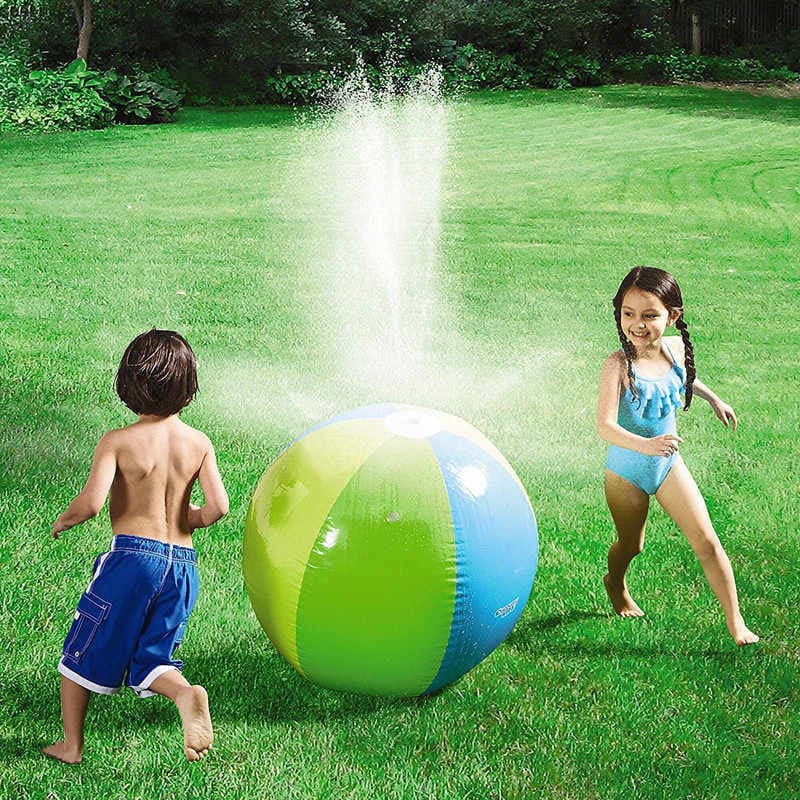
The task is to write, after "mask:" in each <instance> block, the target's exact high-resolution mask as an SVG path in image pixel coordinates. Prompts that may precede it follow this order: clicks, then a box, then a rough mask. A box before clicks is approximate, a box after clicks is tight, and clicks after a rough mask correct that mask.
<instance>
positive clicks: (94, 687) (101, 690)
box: [58, 660, 121, 694]
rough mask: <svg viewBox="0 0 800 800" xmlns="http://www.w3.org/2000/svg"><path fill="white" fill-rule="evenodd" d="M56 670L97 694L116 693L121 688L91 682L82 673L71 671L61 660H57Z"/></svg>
mask: <svg viewBox="0 0 800 800" xmlns="http://www.w3.org/2000/svg"><path fill="white" fill-rule="evenodd" d="M58 671H59V672H60V673H61V674H62V675H63V676H64V677H65V678H69V679H70V680H71V681H72V682H73V683H77V684H78V686H83V688H84V689H89V691H91V692H97V694H116V693H117V692H118V691H119V690H120V688H121V687H119V686H117V687H116V688H114V687H111V686H101V685H100V684H99V683H93V682H92V681H90V680H88V679H87V678H84V677H83V675H78V673H77V672H73V671H72V670H71V669H70V668H69V667H68V666H66V665H65V664H64V661H63V660H62V661H59V662H58Z"/></svg>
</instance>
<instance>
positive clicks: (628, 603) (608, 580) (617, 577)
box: [603, 470, 650, 617]
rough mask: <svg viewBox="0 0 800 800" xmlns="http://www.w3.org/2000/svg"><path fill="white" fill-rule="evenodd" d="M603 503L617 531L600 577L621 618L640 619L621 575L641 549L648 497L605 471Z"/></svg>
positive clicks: (637, 608) (641, 614)
mask: <svg viewBox="0 0 800 800" xmlns="http://www.w3.org/2000/svg"><path fill="white" fill-rule="evenodd" d="M605 491H606V501H607V502H608V508H609V511H611V517H612V518H613V520H614V525H615V526H616V529H617V541H616V542H614V544H612V545H611V549H610V550H609V551H608V574H607V575H606V576H605V577H604V578H603V582H604V583H605V585H606V592H608V597H609V599H610V600H611V604H612V605H613V606H614V610H615V611H616V612H617V614H619V615H620V616H621V617H643V616H644V612H643V611H642V609H641V608H639V606H637V605H636V603H634V601H633V598H632V597H631V596H630V594H629V593H628V586H627V584H626V583H625V573H626V572H627V571H628V566H629V565H630V563H631V561H632V560H633V558H634V557H635V556H637V555H638V554H639V553H641V552H642V547H644V529H645V524H646V522H647V510H648V508H649V507H650V497H649V496H648V495H647V494H646V493H645V492H643V491H642V490H641V489H639V488H638V487H636V486H634V485H633V484H632V483H630V482H629V481H626V480H625V479H624V478H621V477H620V476H619V475H617V474H616V473H614V472H611V471H609V470H606V480H605Z"/></svg>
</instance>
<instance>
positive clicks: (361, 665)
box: [297, 423, 456, 695]
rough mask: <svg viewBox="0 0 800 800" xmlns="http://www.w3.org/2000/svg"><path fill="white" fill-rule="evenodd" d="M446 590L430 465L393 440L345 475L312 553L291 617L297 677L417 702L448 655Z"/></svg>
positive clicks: (446, 547) (439, 495) (444, 526)
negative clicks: (347, 477) (407, 697)
mask: <svg viewBox="0 0 800 800" xmlns="http://www.w3.org/2000/svg"><path fill="white" fill-rule="evenodd" d="M362 424H363V423H362ZM381 424H382V423H381ZM443 576H446V579H445V580H442V577H443ZM455 590H456V563H455V542H454V536H453V523H452V517H451V514H450V506H449V502H448V497H447V491H446V488H445V486H444V482H443V480H442V475H441V472H440V469H439V465H438V463H437V461H436V457H435V455H434V453H433V450H432V448H431V447H430V445H429V444H428V442H427V441H426V440H424V439H409V438H404V437H396V438H392V439H391V440H390V441H388V442H387V443H385V444H384V445H383V446H381V447H380V449H378V450H377V451H376V452H374V453H373V454H372V455H371V456H370V457H369V458H368V459H367V460H366V461H365V462H364V463H363V465H362V467H361V469H360V470H358V472H357V473H356V474H354V475H353V477H352V480H351V481H350V483H349V484H348V485H347V487H346V488H345V489H344V490H343V491H342V492H341V494H340V495H339V497H338V499H337V500H336V503H335V504H334V505H333V507H332V508H331V509H330V513H329V515H328V517H327V519H326V520H325V521H324V524H323V527H322V528H321V529H320V531H319V536H318V537H317V540H316V542H315V543H314V547H313V549H312V550H311V555H310V556H309V558H308V566H307V569H306V573H305V576H304V578H303V586H302V592H301V595H300V600H299V605H298V609H297V652H298V655H299V659H300V666H301V669H302V671H303V673H304V674H306V675H307V676H308V677H310V678H312V679H313V680H315V681H317V682H318V683H321V684H323V685H325V686H329V687H332V688H340V689H350V690H353V689H355V690H356V691H361V692H368V693H374V694H389V695H413V694H419V693H421V692H422V691H424V690H425V688H426V687H427V686H428V685H429V684H430V682H431V681H432V680H433V678H434V676H435V675H436V673H437V670H438V669H439V665H440V663H441V660H442V657H443V655H444V652H445V649H446V647H447V642H448V636H449V633H450V625H451V620H452V616H453V608H454V605H455Z"/></svg>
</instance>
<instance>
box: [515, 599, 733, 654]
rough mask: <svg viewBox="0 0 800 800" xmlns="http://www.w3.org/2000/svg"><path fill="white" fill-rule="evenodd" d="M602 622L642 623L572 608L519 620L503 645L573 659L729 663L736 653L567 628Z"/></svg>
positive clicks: (673, 642) (641, 622) (677, 640)
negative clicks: (711, 660)
mask: <svg viewBox="0 0 800 800" xmlns="http://www.w3.org/2000/svg"><path fill="white" fill-rule="evenodd" d="M595 619H596V620H606V621H608V622H609V623H610V622H614V623H616V624H618V625H630V626H633V625H636V624H639V625H642V624H647V621H646V619H645V620H633V619H631V620H622V619H617V617H616V616H614V615H613V614H611V613H608V614H603V613H599V612H596V611H595V612H589V611H581V610H578V609H573V610H572V611H567V612H565V613H563V614H554V615H552V616H550V617H545V618H542V619H529V620H524V621H520V623H518V624H517V626H516V627H515V628H514V630H513V631H511V633H510V634H509V636H508V638H507V639H506V641H505V644H506V645H507V646H509V647H512V648H513V649H514V650H516V651H517V652H520V653H530V654H532V655H541V654H550V655H559V656H577V657H589V658H617V659H625V658H652V657H654V656H658V657H668V658H675V659H685V658H704V659H708V658H714V659H719V660H721V661H724V662H729V661H732V660H733V659H734V658H735V656H736V652H735V651H734V650H732V649H731V650H728V649H720V648H714V647H709V648H692V647H689V646H686V645H685V644H683V642H682V640H681V639H669V640H668V641H666V642H654V643H653V644H652V645H641V644H638V643H633V642H632V643H627V642H609V641H608V640H604V641H599V640H598V639H597V638H596V632H595V631H585V630H580V631H574V630H569V626H571V625H574V624H576V623H581V622H585V621H587V620H595Z"/></svg>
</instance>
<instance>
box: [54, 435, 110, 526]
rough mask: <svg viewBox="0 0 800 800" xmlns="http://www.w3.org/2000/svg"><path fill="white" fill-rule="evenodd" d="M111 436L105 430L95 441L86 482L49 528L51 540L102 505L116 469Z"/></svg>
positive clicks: (88, 517) (77, 523) (83, 520)
mask: <svg viewBox="0 0 800 800" xmlns="http://www.w3.org/2000/svg"><path fill="white" fill-rule="evenodd" d="M111 438H112V437H111V434H110V433H107V434H106V435H105V436H103V438H102V439H101V440H100V441H99V442H98V444H97V447H96V448H95V450H94V458H93V459H92V468H91V470H90V471H89V477H88V478H87V479H86V485H85V486H84V487H83V489H81V491H80V492H79V494H78V496H77V497H76V498H75V499H74V500H73V501H72V502H71V503H70V504H69V506H68V507H67V509H66V511H64V513H63V514H61V516H60V517H59V518H58V519H57V520H56V521H55V524H54V525H53V530H52V531H51V535H52V537H53V538H54V539H58V536H59V534H60V533H62V532H63V531H66V530H68V529H69V528H72V527H73V526H74V525H80V523H81V522H86V520H87V519H91V518H92V517H94V516H96V515H97V514H99V513H100V509H102V508H103V505H105V502H106V497H108V493H109V491H110V489H111V484H112V483H113V481H114V475H115V474H116V471H117V454H116V450H115V449H114V447H113V446H112V443H111Z"/></svg>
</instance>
